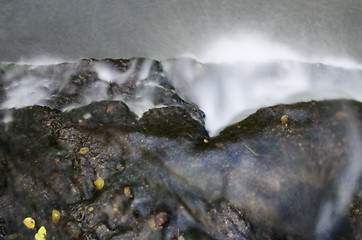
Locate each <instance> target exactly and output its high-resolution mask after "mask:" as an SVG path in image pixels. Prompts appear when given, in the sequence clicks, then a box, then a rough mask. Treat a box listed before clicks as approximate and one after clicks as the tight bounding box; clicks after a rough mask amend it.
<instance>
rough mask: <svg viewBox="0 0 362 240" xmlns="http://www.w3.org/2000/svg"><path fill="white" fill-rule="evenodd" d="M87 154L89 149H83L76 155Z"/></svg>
mask: <svg viewBox="0 0 362 240" xmlns="http://www.w3.org/2000/svg"><path fill="white" fill-rule="evenodd" d="M88 152H89V148H87V147H83V148H81V149H80V150H79V152H78V153H79V154H82V155H84V154H87V153H88Z"/></svg>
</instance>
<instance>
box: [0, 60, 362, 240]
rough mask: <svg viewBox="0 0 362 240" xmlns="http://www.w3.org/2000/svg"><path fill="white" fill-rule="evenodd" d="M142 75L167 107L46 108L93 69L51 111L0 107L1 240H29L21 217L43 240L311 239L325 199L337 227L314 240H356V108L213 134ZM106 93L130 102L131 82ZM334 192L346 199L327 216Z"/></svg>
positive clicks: (304, 113)
mask: <svg viewBox="0 0 362 240" xmlns="http://www.w3.org/2000/svg"><path fill="white" fill-rule="evenodd" d="M88 61H92V60H84V61H81V62H80V63H79V66H80V65H82V64H83V63H85V64H86V63H88ZM107 61H109V62H113V64H120V65H119V66H118V67H119V68H123V67H125V68H126V67H127V61H121V60H107ZM63 66H64V65H57V66H56V67H55V68H54V69H52V71H51V72H47V73H46V75H48V74H50V75H53V74H54V76H55V75H57V73H55V72H60V73H61V72H62V71H63V70H64V69H62V67H63ZM57 68H59V69H58V70H57ZM67 69H68V68H67ZM153 69H154V70H152V71H154V74H151V78H157V81H160V82H161V83H162V84H163V87H162V88H159V87H157V88H156V89H158V90H160V91H159V94H155V96H157V97H155V98H154V99H158V101H161V102H162V103H163V104H164V105H165V106H164V107H161V108H154V109H150V110H149V111H147V112H145V113H144V114H143V116H137V115H136V114H135V113H133V112H132V111H130V109H129V107H128V106H127V105H126V103H125V102H122V101H116V100H103V101H98V102H93V103H91V104H88V105H85V106H83V107H79V108H75V109H73V110H70V111H66V112H62V111H59V110H57V109H60V108H61V107H63V106H64V105H68V104H70V103H73V102H76V101H78V100H79V98H81V97H82V96H83V95H82V94H83V93H80V92H82V89H86V88H87V86H88V85H87V84H89V86H90V85H91V83H89V82H91V81H93V82H94V81H99V80H98V79H97V78H94V80H92V79H93V78H92V73H91V72H90V73H86V72H84V75H85V76H89V78H86V80H84V79H83V82H82V81H81V80H80V79H82V78H77V77H74V78H72V79H71V81H70V82H69V86H72V87H74V88H75V89H76V90H75V91H74V95H72V96H70V95H67V94H68V93H69V92H71V91H69V89H68V90H67V91H65V90H64V93H62V92H59V95H57V97H55V98H54V99H53V100H54V101H53V102H54V104H53V103H52V104H51V108H50V107H45V106H31V107H24V108H20V109H11V110H9V109H3V110H0V119H3V117H4V116H5V115H6V114H8V112H9V111H11V112H12V116H13V121H12V122H10V123H1V124H0V163H1V165H0V239H32V238H33V237H34V235H35V233H36V230H30V229H27V228H26V227H25V226H24V224H23V223H22V221H23V219H24V218H26V217H29V216H30V217H32V218H33V219H35V221H36V229H39V228H40V227H41V226H45V228H46V229H47V239H52V237H54V238H55V239H111V240H116V239H178V240H181V239H314V238H317V237H318V236H317V235H316V234H315V232H316V230H315V229H316V226H318V224H319V219H320V218H321V217H320V215H321V212H322V211H321V209H323V207H324V206H327V205H328V204H326V203H329V204H332V205H331V206H332V209H331V210H330V212H331V217H330V219H336V220H335V221H332V225H333V226H332V228H331V230H330V231H328V232H326V233H320V234H319V238H320V239H359V238H360V236H361V231H362V227H361V215H362V209H361V208H362V206H361V179H360V175H357V176H358V178H357V179H356V180H355V181H353V182H348V181H347V183H348V184H354V187H353V188H351V189H349V187H348V186H347V185H342V186H341V185H340V183H341V180H342V179H344V177H345V175H346V173H347V177H348V173H350V172H348V171H347V170H348V169H350V168H349V166H354V165H353V164H356V161H357V164H360V163H361V161H360V158H359V157H360V156H362V150H361V149H362V148H361V144H362V142H361V139H360V136H361V133H362V132H361V131H362V130H361V129H362V121H361V120H362V104H361V103H359V102H355V101H350V100H333V101H321V102H307V103H297V104H294V105H278V106H273V107H268V108H263V109H260V110H259V111H257V112H256V113H255V114H252V115H251V116H249V117H248V118H246V119H245V120H243V121H241V122H238V123H236V124H234V125H232V126H229V127H228V128H226V129H225V130H224V131H222V132H221V133H220V135H219V136H217V137H214V138H210V137H209V136H208V134H207V132H206V130H205V128H204V125H203V121H202V118H203V114H202V112H201V111H200V110H198V109H197V107H196V106H194V105H193V104H191V103H188V102H185V101H184V100H182V99H181V98H179V97H178V96H177V94H176V93H175V92H174V91H173V89H172V86H170V85H168V83H167V81H166V80H167V79H166V80H165V79H163V76H162V74H161V73H160V69H159V68H158V66H157V64H155V66H154V68H153ZM30 71H32V70H30ZM49 71H50V70H49ZM77 71H78V70H77ZM19 74H25V72H23V73H19ZM36 74H38V73H36ZM44 74H45V73H44ZM87 74H90V75H87ZM78 75H79V74H78ZM78 75H77V76H78ZM74 76H75V75H74ZM77 84H79V86H80V88H78V87H77V86H78V85H77ZM109 87H110V88H111V89H112V91H111V92H117V94H118V93H121V94H124V97H125V98H133V97H134V96H133V93H134V91H135V90H134V89H135V88H137V87H142V84H141V85H139V84H135V83H134V85H132V84H131V82H127V83H125V85H124V88H123V87H122V86H120V85H113V86H112V85H109ZM62 94H64V95H62ZM59 99H65V100H64V101H60V100H59ZM77 99H78V100H77ZM87 113H90V114H91V117H90V118H86V117H84V116H85V115H86V114H87ZM283 115H288V123H287V124H282V123H281V120H280V118H281V116H283ZM84 147H87V148H89V152H86V153H85V154H84V153H80V152H79V150H80V149H81V148H84ZM352 173H353V171H352ZM358 174H359V173H358ZM98 176H100V177H102V178H103V179H104V182H105V185H104V188H103V189H101V190H99V189H97V188H96V187H95V186H94V184H93V181H95V180H96V179H97V177H98ZM351 179H352V180H353V178H352V176H351ZM343 190H346V193H347V195H343V196H345V197H347V198H348V197H351V198H352V199H351V200H349V199H347V203H346V204H345V206H343V207H344V208H343V210H341V211H338V210H337V209H338V207H339V206H340V205H341V199H340V195H339V194H341V193H343V192H344V191H343ZM342 205H343V204H342ZM53 209H57V210H59V211H60V212H61V218H60V221H59V222H58V223H57V224H55V223H53V222H52V216H51V213H52V210H53Z"/></svg>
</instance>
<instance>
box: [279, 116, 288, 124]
mask: <svg viewBox="0 0 362 240" xmlns="http://www.w3.org/2000/svg"><path fill="white" fill-rule="evenodd" d="M280 121H282V123H283V124H287V123H288V115H283V116H282V117H281V118H280Z"/></svg>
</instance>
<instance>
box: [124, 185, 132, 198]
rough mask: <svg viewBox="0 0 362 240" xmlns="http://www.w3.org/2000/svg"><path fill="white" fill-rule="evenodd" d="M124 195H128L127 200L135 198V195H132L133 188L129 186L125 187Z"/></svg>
mask: <svg viewBox="0 0 362 240" xmlns="http://www.w3.org/2000/svg"><path fill="white" fill-rule="evenodd" d="M123 192H124V195H126V197H127V198H133V195H132V193H131V188H130V187H129V186H127V187H125V188H124V189H123Z"/></svg>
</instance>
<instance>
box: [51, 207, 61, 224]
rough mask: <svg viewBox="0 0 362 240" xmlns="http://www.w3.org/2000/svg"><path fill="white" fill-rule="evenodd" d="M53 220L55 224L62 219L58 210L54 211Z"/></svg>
mask: <svg viewBox="0 0 362 240" xmlns="http://www.w3.org/2000/svg"><path fill="white" fill-rule="evenodd" d="M52 219H53V222H54V223H57V222H59V219H60V212H59V211H58V210H53V211H52Z"/></svg>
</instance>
